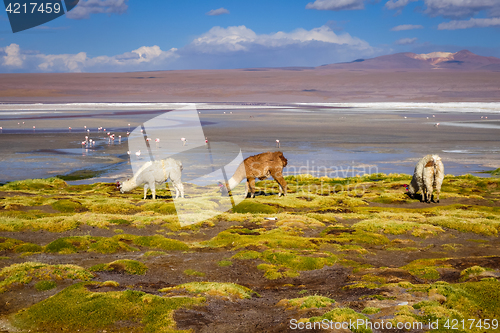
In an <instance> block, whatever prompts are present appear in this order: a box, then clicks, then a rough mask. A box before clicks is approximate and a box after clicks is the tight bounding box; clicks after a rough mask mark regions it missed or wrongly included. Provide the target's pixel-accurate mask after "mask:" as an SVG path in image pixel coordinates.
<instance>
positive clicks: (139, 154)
mask: <svg viewBox="0 0 500 333" xmlns="http://www.w3.org/2000/svg"><path fill="white" fill-rule="evenodd" d="M135 156H137V158H140V156H141V151H140V150H139V151H136V152H135Z"/></svg>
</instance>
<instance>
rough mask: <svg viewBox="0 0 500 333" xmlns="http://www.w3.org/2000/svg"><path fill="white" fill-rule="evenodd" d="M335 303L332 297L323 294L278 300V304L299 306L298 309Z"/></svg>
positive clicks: (323, 306) (290, 306)
mask: <svg viewBox="0 0 500 333" xmlns="http://www.w3.org/2000/svg"><path fill="white" fill-rule="evenodd" d="M334 303H335V300H334V299H331V298H328V297H324V296H318V295H314V296H307V297H301V298H293V299H282V300H281V301H279V302H278V304H277V305H278V306H284V307H286V308H299V309H311V308H318V309H319V308H326V307H328V306H330V305H332V304H334Z"/></svg>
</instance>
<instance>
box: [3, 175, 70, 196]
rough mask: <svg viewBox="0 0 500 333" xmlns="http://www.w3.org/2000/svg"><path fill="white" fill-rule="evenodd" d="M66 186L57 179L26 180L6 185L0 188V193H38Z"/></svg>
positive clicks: (62, 181)
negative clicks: (0, 191)
mask: <svg viewBox="0 0 500 333" xmlns="http://www.w3.org/2000/svg"><path fill="white" fill-rule="evenodd" d="M67 186H68V184H66V182H65V181H64V180H61V179H59V178H47V179H26V180H19V181H14V182H10V183H7V184H5V185H3V186H0V189H1V190H2V191H25V192H38V193H39V192H40V191H43V190H59V189H64V188H65V187H67Z"/></svg>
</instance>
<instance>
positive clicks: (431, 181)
mask: <svg viewBox="0 0 500 333" xmlns="http://www.w3.org/2000/svg"><path fill="white" fill-rule="evenodd" d="M443 178H444V165H443V161H441V158H440V157H439V156H438V155H427V156H424V157H422V159H421V160H420V161H418V163H417V166H416V167H415V172H414V173H413V178H412V180H411V183H410V185H408V186H407V189H408V194H409V195H410V197H412V198H413V197H414V195H415V194H416V193H417V192H418V191H421V192H422V199H421V200H420V201H422V202H431V199H432V192H433V188H434V187H436V202H439V193H440V192H441V185H442V184H443Z"/></svg>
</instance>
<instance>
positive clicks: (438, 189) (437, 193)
mask: <svg viewBox="0 0 500 333" xmlns="http://www.w3.org/2000/svg"><path fill="white" fill-rule="evenodd" d="M440 192H441V186H439V185H438V186H436V200H435V201H436V202H439V193H440Z"/></svg>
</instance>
